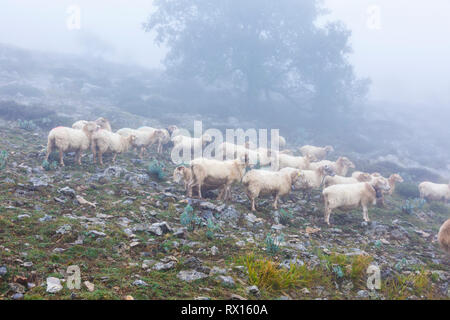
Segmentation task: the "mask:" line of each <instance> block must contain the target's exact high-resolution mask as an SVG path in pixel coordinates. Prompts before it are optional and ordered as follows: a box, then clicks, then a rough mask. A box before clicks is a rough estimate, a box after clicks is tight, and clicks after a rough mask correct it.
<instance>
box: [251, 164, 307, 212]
mask: <svg viewBox="0 0 450 320" xmlns="http://www.w3.org/2000/svg"><path fill="white" fill-rule="evenodd" d="M299 176H300V170H299V169H293V168H284V169H281V170H280V171H268V170H250V171H249V172H247V173H246V174H245V176H244V177H243V178H242V184H243V185H244V188H245V193H246V194H247V196H248V198H249V199H250V201H251V203H252V211H256V207H255V199H256V198H258V197H259V196H260V195H266V194H273V195H275V200H274V202H273V207H274V209H278V199H279V197H282V196H285V195H287V194H289V192H290V191H291V188H292V185H293V184H294V183H295V182H296V181H297V179H298V178H299Z"/></svg>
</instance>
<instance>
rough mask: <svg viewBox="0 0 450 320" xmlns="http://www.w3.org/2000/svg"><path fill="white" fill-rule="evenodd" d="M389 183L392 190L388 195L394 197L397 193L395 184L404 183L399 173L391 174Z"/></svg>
mask: <svg viewBox="0 0 450 320" xmlns="http://www.w3.org/2000/svg"><path fill="white" fill-rule="evenodd" d="M388 181H389V186H390V187H391V189H390V190H389V192H388V194H389V195H392V194H393V193H394V191H395V184H396V183H397V182H400V183H402V182H403V178H402V177H401V176H400V175H399V174H398V173H394V174H391V175H390V177H389V178H388Z"/></svg>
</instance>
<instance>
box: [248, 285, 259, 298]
mask: <svg viewBox="0 0 450 320" xmlns="http://www.w3.org/2000/svg"><path fill="white" fill-rule="evenodd" d="M245 290H246V291H247V293H248V294H252V295H254V296H256V297H258V296H259V295H260V294H261V293H260V291H259V288H258V287H257V286H250V287H247V288H245Z"/></svg>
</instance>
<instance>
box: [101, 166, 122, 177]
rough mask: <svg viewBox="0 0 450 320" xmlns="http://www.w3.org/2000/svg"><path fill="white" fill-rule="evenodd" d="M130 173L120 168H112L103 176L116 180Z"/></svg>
mask: <svg viewBox="0 0 450 320" xmlns="http://www.w3.org/2000/svg"><path fill="white" fill-rule="evenodd" d="M125 173H128V171H127V170H126V169H124V168H122V167H119V166H112V167H109V168H107V169H106V170H105V171H104V172H103V175H104V176H106V177H114V178H120V177H121V176H122V175H123V174H125Z"/></svg>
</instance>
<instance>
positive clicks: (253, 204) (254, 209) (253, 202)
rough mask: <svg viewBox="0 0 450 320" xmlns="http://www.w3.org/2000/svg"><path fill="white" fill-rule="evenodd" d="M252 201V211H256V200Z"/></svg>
mask: <svg viewBox="0 0 450 320" xmlns="http://www.w3.org/2000/svg"><path fill="white" fill-rule="evenodd" d="M251 200H252V211H256V208H255V198H251Z"/></svg>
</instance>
